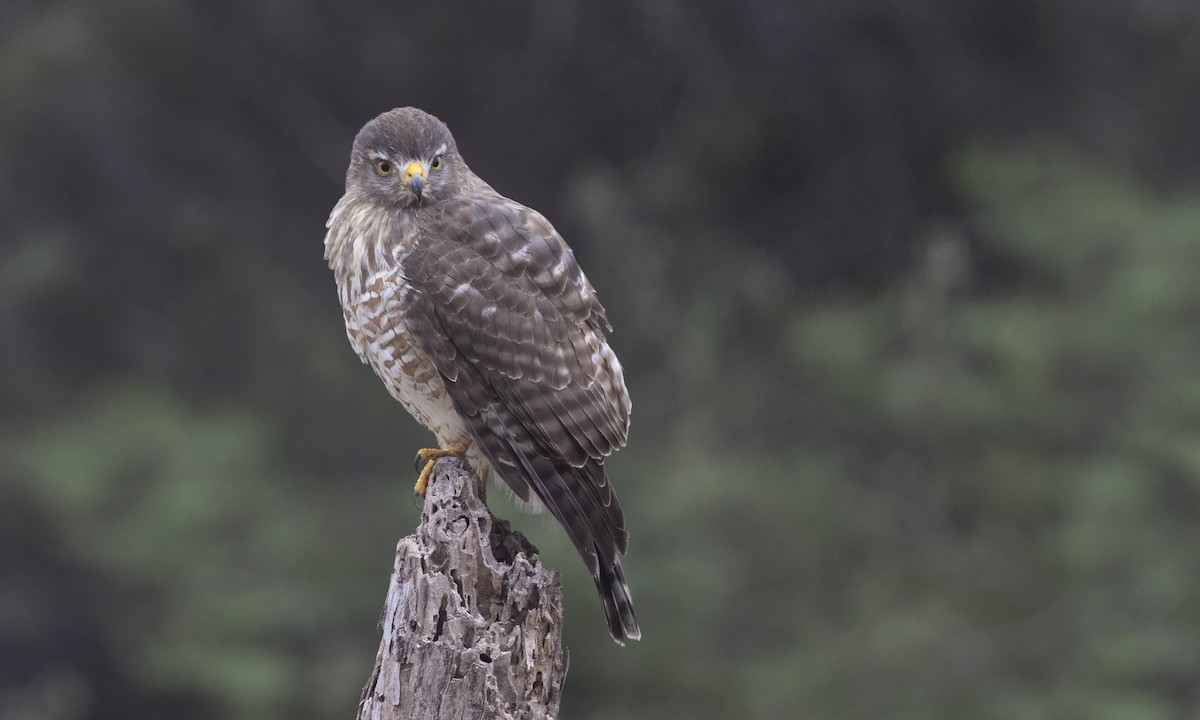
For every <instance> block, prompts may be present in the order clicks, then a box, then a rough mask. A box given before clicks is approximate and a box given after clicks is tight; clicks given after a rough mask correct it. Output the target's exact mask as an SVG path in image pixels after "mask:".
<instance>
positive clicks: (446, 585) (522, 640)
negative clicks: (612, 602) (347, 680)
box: [358, 458, 566, 720]
mask: <svg viewBox="0 0 1200 720" xmlns="http://www.w3.org/2000/svg"><path fill="white" fill-rule="evenodd" d="M477 485H478V482H477V481H476V480H475V479H474V477H473V476H472V475H470V474H469V473H468V472H467V471H466V470H465V469H464V468H463V466H462V464H461V463H460V462H459V461H458V460H456V459H453V458H446V459H442V460H439V461H438V463H437V466H436V467H435V469H434V472H433V475H432V477H431V478H430V482H429V488H428V492H427V493H426V496H425V508H424V510H423V511H422V513H421V524H420V526H418V527H417V530H416V532H415V533H414V534H412V535H409V536H408V537H406V538H403V539H402V540H400V543H399V545H397V546H396V565H395V569H394V570H393V572H392V578H391V581H390V582H389V583H388V591H387V599H386V600H385V602H384V609H383V617H382V618H381V619H380V625H381V627H382V630H383V638H382V640H381V641H380V643H379V654H378V655H377V656H376V658H375V669H374V671H373V672H372V673H371V679H370V680H369V681H368V682H367V686H366V687H365V688H363V694H362V699H361V700H360V701H359V705H358V720H399V719H401V718H403V719H404V720H408V719H409V718H463V719H464V720H466V719H468V718H469V719H471V720H475V719H477V718H521V719H525V718H536V719H538V720H540V719H541V718H554V717H557V715H558V705H559V698H560V691H561V689H562V684H563V680H564V678H565V675H566V669H565V667H564V664H563V647H562V586H561V584H560V582H559V576H558V573H556V572H554V571H553V570H548V569H546V568H545V567H543V566H542V564H541V561H540V560H539V559H538V557H537V550H536V548H534V547H533V546H532V545H530V544H529V542H528V541H526V540H525V538H524V537H523V536H521V534H520V533H516V532H513V531H511V530H510V529H509V527H508V523H506V522H504V521H500V520H494V519H493V517H492V515H491V514H490V513H489V512H488V509H487V507H486V506H485V505H484V504H483V502H482V501H481V500H480V498H479V495H478V490H477Z"/></svg>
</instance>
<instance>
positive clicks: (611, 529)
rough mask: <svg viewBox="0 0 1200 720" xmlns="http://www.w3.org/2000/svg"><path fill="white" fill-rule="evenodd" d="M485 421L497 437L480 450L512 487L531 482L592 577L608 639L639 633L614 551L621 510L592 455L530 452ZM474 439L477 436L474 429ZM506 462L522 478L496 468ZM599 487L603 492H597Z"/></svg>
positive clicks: (620, 544) (619, 545)
mask: <svg viewBox="0 0 1200 720" xmlns="http://www.w3.org/2000/svg"><path fill="white" fill-rule="evenodd" d="M491 414H493V415H494V412H493V413H491ZM489 419H493V418H489ZM494 419H497V420H498V418H494ZM489 424H490V425H491V428H490V429H491V430H492V432H493V433H494V436H495V437H496V438H497V439H500V440H502V442H500V443H489V444H482V443H481V445H482V447H483V450H484V454H485V455H487V456H488V460H489V462H491V464H492V467H493V468H496V470H497V472H498V473H500V475H501V477H502V478H503V479H504V480H505V482H506V483H508V484H509V485H510V486H511V487H514V489H517V488H520V487H521V486H522V485H525V484H527V485H528V486H529V487H531V488H532V489H533V491H534V493H535V494H536V495H537V496H538V497H539V498H540V499H541V501H542V503H543V504H545V506H546V508H547V509H548V510H549V511H550V513H551V514H552V515H554V517H555V518H556V519H557V520H558V522H559V524H561V525H562V526H563V529H565V530H566V532H567V536H568V537H570V538H571V542H572V543H573V544H574V545H575V549H576V550H578V551H579V555H580V557H581V558H583V562H584V564H585V565H586V566H587V568H588V570H589V571H590V572H591V573H592V579H593V580H595V582H596V590H597V591H598V592H599V594H600V602H601V605H603V607H604V616H605V619H606V620H607V622H608V631H609V633H610V634H611V635H612V637H613V640H616V641H617V643H619V644H621V645H624V644H625V641H626V640H639V639H641V637H642V631H641V628H640V627H639V626H638V622H637V616H636V615H635V614H634V611H633V599H632V598H631V597H630V594H629V584H628V583H627V582H626V581H625V570H624V569H623V568H622V567H621V558H620V556H621V555H622V554H623V553H624V552H625V549H626V546H627V543H628V533H626V532H625V528H624V514H623V513H622V512H621V506H620V504H619V503H618V501H617V497H616V493H613V492H612V491H611V487H609V486H608V485H607V482H608V479H607V477H605V476H604V466H603V464H601V463H599V462H597V461H592V462H591V463H588V464H586V465H584V467H582V468H577V467H572V466H571V465H569V464H563V463H555V462H554V461H553V460H550V459H549V458H544V457H537V456H531V455H530V454H527V453H526V452H525V451H524V450H522V447H521V443H520V442H518V440H517V438H515V437H513V434H512V432H511V431H510V430H509V428H508V427H507V426H505V425H503V424H501V423H499V422H492V423H489ZM476 440H477V441H479V437H478V434H477V435H476ZM501 453H503V454H504V456H507V457H511V458H512V461H510V462H507V463H501V462H499V461H500V459H501ZM506 459H507V458H506ZM514 461H515V462H514ZM506 467H512V468H514V469H517V470H519V471H520V475H522V476H523V477H522V480H523V481H524V483H519V484H516V485H514V483H513V482H512V479H511V478H509V477H508V476H507V475H506V474H505V473H504V472H503V470H502V468H506ZM599 488H605V489H606V490H608V492H607V493H603V495H602V494H601V493H600V491H599Z"/></svg>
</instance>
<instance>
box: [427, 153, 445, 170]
mask: <svg viewBox="0 0 1200 720" xmlns="http://www.w3.org/2000/svg"><path fill="white" fill-rule="evenodd" d="M429 169H430V170H441V169H442V156H441V155H438V156H437V157H435V158H434V159H433V162H431V163H429Z"/></svg>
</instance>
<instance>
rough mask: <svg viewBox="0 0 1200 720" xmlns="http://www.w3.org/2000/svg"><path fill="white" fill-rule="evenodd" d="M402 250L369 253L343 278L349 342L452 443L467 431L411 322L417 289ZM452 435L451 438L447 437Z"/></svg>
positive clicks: (396, 393)
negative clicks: (407, 273) (404, 265)
mask: <svg viewBox="0 0 1200 720" xmlns="http://www.w3.org/2000/svg"><path fill="white" fill-rule="evenodd" d="M403 250H404V249H403V248H402V247H401V246H399V245H394V246H392V247H391V248H390V249H386V250H385V251H384V252H382V253H379V254H374V253H373V254H372V255H373V256H372V257H368V258H367V259H366V262H364V263H363V264H362V265H361V266H360V267H359V268H357V269H356V270H357V271H351V272H348V273H345V274H342V275H339V276H338V292H339V296H340V300H341V304H342V312H343V315H344V317H345V320H346V335H347V336H348V337H349V339H350V344H351V346H352V347H353V348H354V350H355V352H357V353H358V355H359V357H360V358H362V360H363V362H365V363H367V364H369V365H370V366H371V368H372V369H373V370H374V371H375V373H376V374H377V375H378V376H379V378H380V379H381V380H383V383H384V385H385V386H386V387H387V389H388V392H389V393H391V395H392V396H393V397H394V398H396V399H397V400H399V401H400V403H401V404H403V405H404V407H405V409H406V410H408V412H409V413H410V414H412V416H413V417H415V418H416V419H417V420H418V421H419V422H420V423H421V424H422V425H424V426H425V427H427V428H429V429H430V430H432V431H433V432H434V434H435V435H437V436H438V439H439V442H446V443H448V442H452V441H453V440H455V439H457V438H458V437H459V436H461V435H463V434H464V433H465V429H464V428H463V426H462V420H461V419H460V418H459V416H458V413H457V412H456V411H455V410H454V407H453V404H452V403H451V401H450V396H449V394H448V393H447V392H446V387H445V384H444V383H443V381H442V378H441V375H440V374H439V373H438V371H437V368H436V366H435V365H434V363H433V361H432V360H431V359H430V358H429V356H428V355H427V354H426V353H425V352H424V351H423V350H422V349H421V347H420V344H419V343H418V342H417V341H416V338H415V337H414V336H413V334H412V332H411V329H410V328H409V325H408V323H407V322H406V317H407V311H408V308H409V305H410V304H411V303H414V302H419V300H420V298H419V296H418V291H417V289H416V288H414V287H413V286H412V285H411V284H410V283H409V282H408V280H407V278H405V277H404V273H403V272H402V260H403V255H402V254H401V253H402V252H403ZM447 438H449V439H448V440H447Z"/></svg>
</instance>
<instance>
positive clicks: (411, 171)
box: [404, 160, 425, 182]
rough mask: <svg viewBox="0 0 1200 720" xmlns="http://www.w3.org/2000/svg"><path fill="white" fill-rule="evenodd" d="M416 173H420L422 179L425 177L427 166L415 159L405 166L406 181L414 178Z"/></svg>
mask: <svg viewBox="0 0 1200 720" xmlns="http://www.w3.org/2000/svg"><path fill="white" fill-rule="evenodd" d="M414 175H420V176H421V179H422V180H424V179H425V166H424V165H422V164H421V163H419V162H417V161H416V160H413V161H412V162H410V163H409V164H408V165H407V166H406V167H405V168H404V181H405V182H408V181H409V180H412V179H413V176H414Z"/></svg>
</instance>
